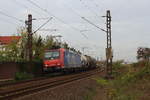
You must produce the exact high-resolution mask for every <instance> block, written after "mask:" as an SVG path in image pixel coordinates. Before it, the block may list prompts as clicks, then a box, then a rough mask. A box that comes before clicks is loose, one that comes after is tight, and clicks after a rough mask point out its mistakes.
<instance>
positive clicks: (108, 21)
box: [81, 10, 113, 79]
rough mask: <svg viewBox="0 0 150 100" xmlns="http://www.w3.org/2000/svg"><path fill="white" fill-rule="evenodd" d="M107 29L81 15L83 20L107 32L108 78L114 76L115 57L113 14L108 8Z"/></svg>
mask: <svg viewBox="0 0 150 100" xmlns="http://www.w3.org/2000/svg"><path fill="white" fill-rule="evenodd" d="M102 17H106V30H104V29H103V28H100V27H99V26H97V25H95V24H94V23H92V22H91V21H89V20H88V19H86V18H85V17H81V18H82V19H83V20H85V21H86V22H88V23H89V24H91V25H93V26H94V27H96V28H98V29H100V30H101V31H104V32H106V34H107V47H106V78H108V79H110V78H112V59H113V53H112V45H111V15H110V10H107V12H106V16H102Z"/></svg>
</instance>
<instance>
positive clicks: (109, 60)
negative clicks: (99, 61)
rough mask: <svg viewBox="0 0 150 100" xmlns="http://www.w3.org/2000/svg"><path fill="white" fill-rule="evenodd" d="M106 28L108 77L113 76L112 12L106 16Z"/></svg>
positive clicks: (108, 12)
mask: <svg viewBox="0 0 150 100" xmlns="http://www.w3.org/2000/svg"><path fill="white" fill-rule="evenodd" d="M106 28H107V31H106V32H107V48H106V71H107V72H106V73H107V77H111V75H112V59H113V55H112V45H111V15H110V10H107V14H106Z"/></svg>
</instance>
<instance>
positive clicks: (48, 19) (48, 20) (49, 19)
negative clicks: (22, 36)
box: [34, 17, 53, 33]
mask: <svg viewBox="0 0 150 100" xmlns="http://www.w3.org/2000/svg"><path fill="white" fill-rule="evenodd" d="M52 19H53V17H51V18H50V19H48V20H47V21H46V22H45V23H44V24H42V25H41V26H40V27H39V28H38V29H37V30H35V31H34V33H36V32H37V31H38V30H40V29H41V28H42V27H43V26H44V25H46V24H47V23H48V22H49V21H50V20H52Z"/></svg>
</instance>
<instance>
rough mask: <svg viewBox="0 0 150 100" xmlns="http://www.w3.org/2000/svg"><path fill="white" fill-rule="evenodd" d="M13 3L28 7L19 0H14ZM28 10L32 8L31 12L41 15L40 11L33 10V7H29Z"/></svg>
mask: <svg viewBox="0 0 150 100" xmlns="http://www.w3.org/2000/svg"><path fill="white" fill-rule="evenodd" d="M13 3H16V4H19V5H20V6H21V7H24V8H26V9H29V7H28V6H26V5H25V4H23V3H21V2H19V1H17V0H14V1H13ZM30 10H32V11H33V12H35V13H36V14H38V15H40V16H41V13H40V12H38V11H36V10H33V9H30Z"/></svg>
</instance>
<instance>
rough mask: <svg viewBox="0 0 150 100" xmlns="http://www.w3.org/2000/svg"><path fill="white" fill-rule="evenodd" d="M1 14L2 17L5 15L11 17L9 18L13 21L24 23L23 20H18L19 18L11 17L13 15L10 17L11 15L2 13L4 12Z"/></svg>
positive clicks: (0, 12)
mask: <svg viewBox="0 0 150 100" xmlns="http://www.w3.org/2000/svg"><path fill="white" fill-rule="evenodd" d="M0 14H1V15H4V16H7V17H9V18H11V19H14V20H17V21H19V22H22V23H24V21H23V20H21V19H18V18H17V17H14V16H11V15H9V14H7V13H4V12H2V11H0Z"/></svg>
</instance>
